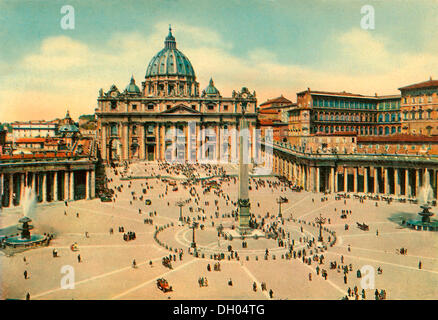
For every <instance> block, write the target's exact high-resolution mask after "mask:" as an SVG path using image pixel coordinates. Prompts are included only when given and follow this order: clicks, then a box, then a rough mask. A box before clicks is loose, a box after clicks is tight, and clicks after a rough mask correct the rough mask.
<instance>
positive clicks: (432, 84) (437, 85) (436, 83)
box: [398, 77, 438, 90]
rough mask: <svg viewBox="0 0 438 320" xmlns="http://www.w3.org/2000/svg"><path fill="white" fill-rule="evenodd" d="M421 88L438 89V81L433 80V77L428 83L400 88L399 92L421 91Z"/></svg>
mask: <svg viewBox="0 0 438 320" xmlns="http://www.w3.org/2000/svg"><path fill="white" fill-rule="evenodd" d="M420 88H438V80H432V77H430V79H429V80H427V81H423V82H419V83H415V84H411V85H408V86H405V87H401V88H398V90H411V89H420Z"/></svg>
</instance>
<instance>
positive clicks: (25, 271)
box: [23, 270, 28, 280]
mask: <svg viewBox="0 0 438 320" xmlns="http://www.w3.org/2000/svg"><path fill="white" fill-rule="evenodd" d="M23 275H24V279H25V280H27V279H28V278H27V270H24V272H23Z"/></svg>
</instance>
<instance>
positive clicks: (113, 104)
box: [111, 101, 117, 110]
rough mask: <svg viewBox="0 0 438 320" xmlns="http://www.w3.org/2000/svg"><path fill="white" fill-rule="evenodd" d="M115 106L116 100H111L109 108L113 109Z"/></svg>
mask: <svg viewBox="0 0 438 320" xmlns="http://www.w3.org/2000/svg"><path fill="white" fill-rule="evenodd" d="M116 108H117V102H116V101H111V109H113V110H115V109H116Z"/></svg>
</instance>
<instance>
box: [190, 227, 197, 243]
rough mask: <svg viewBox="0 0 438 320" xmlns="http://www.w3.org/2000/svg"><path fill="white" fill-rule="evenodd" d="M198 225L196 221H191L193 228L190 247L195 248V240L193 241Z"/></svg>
mask: <svg viewBox="0 0 438 320" xmlns="http://www.w3.org/2000/svg"><path fill="white" fill-rule="evenodd" d="M197 227H198V223H197V222H194V221H193V225H192V226H191V228H192V229H193V233H192V244H191V245H190V246H191V247H192V248H196V242H195V229H196V228H197Z"/></svg>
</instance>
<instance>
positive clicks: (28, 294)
mask: <svg viewBox="0 0 438 320" xmlns="http://www.w3.org/2000/svg"><path fill="white" fill-rule="evenodd" d="M26 300H30V293H29V292H28V293H27V294H26Z"/></svg>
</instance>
